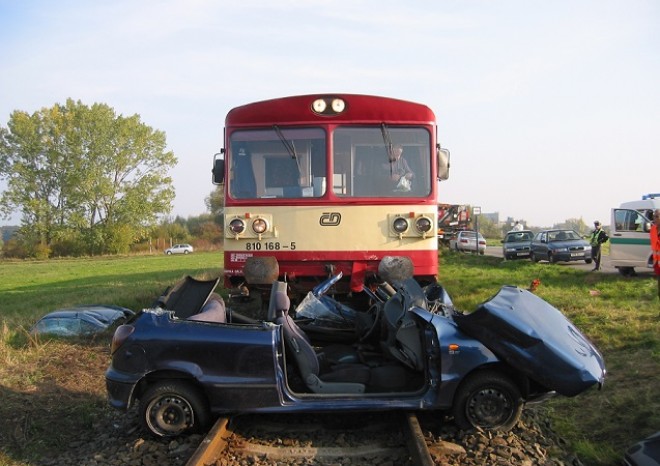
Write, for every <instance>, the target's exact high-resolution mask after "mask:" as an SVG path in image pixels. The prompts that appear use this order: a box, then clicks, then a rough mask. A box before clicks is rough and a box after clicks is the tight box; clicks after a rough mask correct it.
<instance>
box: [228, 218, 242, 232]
mask: <svg viewBox="0 0 660 466" xmlns="http://www.w3.org/2000/svg"><path fill="white" fill-rule="evenodd" d="M229 231H231V232H232V233H233V234H235V235H240V234H241V233H243V232H244V231H245V222H244V221H243V220H241V219H240V218H235V219H234V220H232V221H231V222H229Z"/></svg>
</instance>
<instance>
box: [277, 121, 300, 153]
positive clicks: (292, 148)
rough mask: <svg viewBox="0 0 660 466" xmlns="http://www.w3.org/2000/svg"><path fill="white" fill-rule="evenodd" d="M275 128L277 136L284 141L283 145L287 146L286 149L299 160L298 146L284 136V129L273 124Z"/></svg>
mask: <svg viewBox="0 0 660 466" xmlns="http://www.w3.org/2000/svg"><path fill="white" fill-rule="evenodd" d="M273 129H274V130H275V133H277V137H278V138H280V141H282V145H283V146H284V147H286V150H287V152H288V153H289V155H290V156H291V158H292V159H296V160H297V159H298V155H297V154H296V146H295V145H294V143H293V141H289V140H288V139H287V138H285V137H284V133H282V130H281V129H280V127H279V126H277V125H273Z"/></svg>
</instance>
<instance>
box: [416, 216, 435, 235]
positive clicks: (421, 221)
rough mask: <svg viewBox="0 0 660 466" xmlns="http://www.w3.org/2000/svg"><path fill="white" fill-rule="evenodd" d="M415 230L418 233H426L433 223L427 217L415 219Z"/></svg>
mask: <svg viewBox="0 0 660 466" xmlns="http://www.w3.org/2000/svg"><path fill="white" fill-rule="evenodd" d="M415 228H417V231H419V232H420V233H428V232H429V231H431V228H433V222H432V221H431V219H430V218H428V217H417V219H416V220H415Z"/></svg>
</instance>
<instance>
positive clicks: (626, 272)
mask: <svg viewBox="0 0 660 466" xmlns="http://www.w3.org/2000/svg"><path fill="white" fill-rule="evenodd" d="M617 269H619V273H620V274H621V275H623V276H624V277H634V276H635V275H637V273H636V272H635V267H617Z"/></svg>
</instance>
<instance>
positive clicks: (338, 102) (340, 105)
mask: <svg viewBox="0 0 660 466" xmlns="http://www.w3.org/2000/svg"><path fill="white" fill-rule="evenodd" d="M330 106H331V107H332V110H333V111H335V112H336V113H341V112H343V111H344V109H345V108H346V102H344V101H343V100H342V99H332V103H331V104H330Z"/></svg>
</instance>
